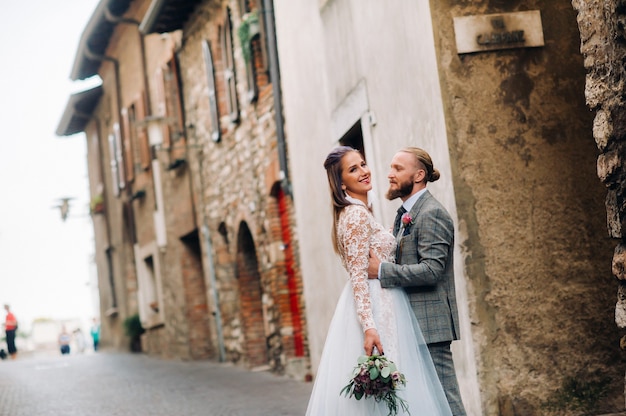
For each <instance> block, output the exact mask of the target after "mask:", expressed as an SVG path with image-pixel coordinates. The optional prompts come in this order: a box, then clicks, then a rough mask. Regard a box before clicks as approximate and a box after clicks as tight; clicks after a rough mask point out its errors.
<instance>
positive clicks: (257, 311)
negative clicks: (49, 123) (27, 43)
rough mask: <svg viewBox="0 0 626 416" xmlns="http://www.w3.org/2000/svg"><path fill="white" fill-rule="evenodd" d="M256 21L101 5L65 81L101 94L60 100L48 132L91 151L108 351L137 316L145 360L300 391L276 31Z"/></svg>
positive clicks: (182, 9)
mask: <svg viewBox="0 0 626 416" xmlns="http://www.w3.org/2000/svg"><path fill="white" fill-rule="evenodd" d="M174 3H175V4H174ZM267 9H268V10H271V7H268V8H267ZM259 10H260V3H259V4H257V3H255V2H241V3H238V2H235V1H232V2H226V1H185V2H180V1H179V2H168V1H156V0H155V1H148V0H144V1H141V0H136V1H130V0H128V1H119V0H102V1H101V2H100V3H99V5H98V6H97V8H96V10H95V12H94V14H93V16H92V18H91V20H90V21H89V22H88V24H87V26H86V28H85V31H84V33H83V36H82V38H81V42H80V46H79V49H78V51H77V56H76V61H75V63H74V68H73V71H72V74H71V78H72V79H74V80H78V79H85V78H89V77H92V76H95V75H98V76H99V77H100V78H101V79H102V85H100V86H98V87H95V88H93V89H91V90H88V91H85V92H82V93H78V94H75V95H74V96H72V97H70V100H69V102H68V106H67V108H66V111H65V113H64V115H63V117H62V120H61V122H60V124H59V127H58V131H57V133H58V134H59V135H71V134H74V133H77V132H81V131H84V132H85V133H86V136H87V141H88V162H89V163H88V164H89V180H90V190H91V192H92V195H93V201H94V203H93V209H92V213H93V219H94V229H95V236H96V263H97V267H98V276H99V288H100V298H101V314H102V342H103V345H104V346H106V345H109V346H113V347H116V348H120V347H123V345H124V343H125V342H127V341H128V340H127V339H126V338H125V336H124V332H123V322H124V321H125V320H126V319H127V318H128V317H131V316H132V315H134V314H138V315H139V317H140V320H141V323H142V326H143V328H144V329H145V333H144V334H143V335H142V337H141V339H142V348H143V350H144V351H146V352H147V353H149V354H154V355H158V356H163V357H176V358H182V359H203V358H212V359H216V360H220V361H231V362H234V363H239V364H241V365H245V366H247V367H263V366H267V367H268V368H270V369H271V370H273V371H276V372H278V373H287V374H290V375H292V376H294V377H297V378H299V379H305V378H306V377H307V374H308V371H309V367H310V366H309V364H308V350H307V341H306V321H305V315H304V300H303V299H302V283H301V276H300V271H299V264H298V244H297V239H296V238H295V237H294V235H295V227H294V225H293V214H292V212H293V208H292V202H291V194H290V189H289V180H288V175H287V168H286V162H287V159H286V148H285V141H284V133H283V128H282V119H281V117H282V114H281V111H280V105H279V104H278V103H279V100H275V99H274V98H275V97H276V96H277V88H276V87H277V85H276V83H273V82H272V79H279V78H278V76H277V75H276V74H277V73H278V72H277V71H278V68H277V62H276V59H275V53H274V54H273V55H272V53H273V52H272V51H275V47H274V46H273V44H272V39H273V38H272V37H271V36H272V30H273V29H272V27H273V21H272V20H271V18H272V17H271V15H266V14H263V13H259ZM242 16H243V17H245V18H246V19H248V20H249V21H248V22H247V23H248V25H249V31H248V34H249V36H248V39H247V41H246V42H247V43H246V44H244V47H245V48H242V47H241V46H240V44H239V43H235V40H236V39H238V38H237V37H236V35H235V34H234V27H235V26H234V24H235V23H236V24H237V26H242V24H241V23H239V22H240V21H241V19H242ZM242 49H246V52H249V53H246V57H245V59H244V56H243V54H242ZM279 114H280V117H279V116H278V115H279Z"/></svg>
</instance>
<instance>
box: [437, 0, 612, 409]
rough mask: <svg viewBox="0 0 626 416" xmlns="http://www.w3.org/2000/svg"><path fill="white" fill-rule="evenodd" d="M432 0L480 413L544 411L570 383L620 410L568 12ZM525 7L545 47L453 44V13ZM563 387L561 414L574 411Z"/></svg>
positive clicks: (589, 148)
mask: <svg viewBox="0 0 626 416" xmlns="http://www.w3.org/2000/svg"><path fill="white" fill-rule="evenodd" d="M430 3H431V8H432V14H433V26H434V33H435V43H436V47H437V50H438V57H439V66H440V78H441V85H442V95H443V97H444V106H445V111H446V124H447V130H448V141H449V145H450V152H451V160H452V170H453V175H454V188H455V193H456V203H457V207H458V215H459V221H460V225H459V227H460V228H461V229H462V230H464V233H466V235H467V240H466V241H465V242H464V244H463V248H464V254H465V267H466V275H467V276H468V288H469V297H470V310H471V315H472V323H473V335H474V341H475V344H476V345H480V346H481V347H480V351H479V353H478V357H477V360H478V373H479V381H480V388H481V395H482V402H483V408H484V412H485V414H488V415H539V414H541V415H545V414H550V411H551V410H550V408H549V407H547V403H548V402H549V401H552V402H555V400H556V399H557V395H558V394H559V393H562V392H564V389H563V387H564V385H565V383H567V381H568V380H570V379H576V380H578V381H579V382H580V383H581V385H583V386H584V385H585V383H595V382H598V385H603V386H606V387H607V388H608V389H609V390H610V392H609V393H608V396H607V397H606V398H604V399H602V400H600V403H599V404H598V409H602V410H603V411H608V410H614V409H619V408H621V406H622V403H623V394H622V389H623V381H622V377H623V369H621V368H619V367H618V366H616V365H615V364H616V363H618V362H619V361H620V358H621V357H620V351H619V347H618V339H619V335H618V331H617V328H616V327H615V325H614V324H613V305H614V298H615V281H614V278H613V277H612V276H611V270H610V264H611V263H610V261H611V253H612V250H613V248H612V247H613V245H614V244H613V243H612V242H611V241H610V239H609V238H608V236H607V233H606V224H605V217H606V215H605V212H604V211H605V209H604V196H605V193H606V191H605V189H604V187H603V186H602V184H601V183H600V182H599V181H598V180H597V177H596V157H597V153H598V152H597V149H596V148H595V146H594V143H593V137H592V135H591V131H592V117H593V115H592V114H591V113H590V112H589V111H588V109H587V108H586V107H585V103H584V95H583V92H584V69H583V59H582V57H581V55H580V53H579V51H578V48H579V43H580V40H579V34H578V30H577V25H576V14H575V12H574V11H573V9H572V7H571V4H570V2H568V1H565V0H557V1H485V2H468V1H450V0H448V1H441V0H437V1H431V2H430ZM526 10H540V11H541V16H542V23H543V32H544V37H545V46H544V47H540V48H532V49H530V48H529V49H512V50H508V51H495V52H487V53H476V54H468V55H462V56H459V55H458V54H457V53H456V47H455V40H454V39H455V36H454V35H455V34H454V29H453V17H455V16H467V15H483V14H491V13H504V12H515V11H526ZM605 378H606V379H607V380H608V384H602V383H603V382H604V381H605ZM592 385H594V384H592ZM584 389H585V388H584V387H583V388H582V390H584ZM587 393H588V391H587ZM564 397H565V399H564V400H563V401H561V402H558V401H556V402H555V403H556V409H558V411H556V413H558V414H568V413H567V412H575V410H573V407H572V406H574V405H575V404H576V403H575V399H574V398H573V397H567V395H565V396H564ZM572 414H575V413H572Z"/></svg>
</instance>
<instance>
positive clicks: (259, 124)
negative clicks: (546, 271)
mask: <svg viewBox="0 0 626 416" xmlns="http://www.w3.org/2000/svg"><path fill="white" fill-rule="evenodd" d="M250 3H251V4H252V3H256V2H250ZM227 8H228V9H229V10H230V18H231V25H232V27H233V42H234V50H235V51H234V58H235V71H234V72H235V74H234V76H235V78H236V89H237V100H238V105H239V118H238V119H237V120H235V119H233V118H232V117H230V115H229V113H230V111H229V110H230V109H229V105H228V103H227V98H226V97H227V93H228V91H227V89H226V88H225V85H226V83H225V78H224V76H225V75H224V74H225V72H226V71H225V61H224V57H225V51H224V50H223V48H222V43H221V39H222V36H223V35H222V34H221V33H220V30H221V28H223V27H224V25H226V24H227V22H226V20H225V19H227V16H228V14H227ZM241 15H242V13H241V11H240V7H239V2H237V1H206V2H204V3H202V4H201V5H200V6H199V7H198V8H197V9H196V10H195V11H194V13H193V14H192V15H191V16H190V18H189V20H188V22H187V23H186V24H185V27H184V28H183V42H182V45H183V46H182V48H181V49H180V50H179V51H178V56H179V60H180V64H181V76H182V80H183V82H182V84H183V89H184V91H185V92H184V107H185V112H186V119H187V131H188V138H189V145H190V149H191V150H190V161H191V163H190V168H191V169H192V171H193V172H194V177H195V178H196V180H195V187H196V188H197V189H199V190H200V192H201V194H200V195H199V197H198V198H199V199H198V205H199V207H200V208H199V212H198V216H199V221H200V223H204V224H206V226H207V229H208V235H209V239H210V244H211V246H210V247H207V246H206V244H203V246H204V248H208V249H210V250H213V253H214V254H213V257H214V267H215V275H216V283H215V287H211V286H210V284H209V285H208V289H209V290H215V291H217V295H218V296H217V298H218V303H217V304H213V305H212V306H211V307H212V308H213V309H214V310H219V312H220V317H221V324H222V329H223V344H224V349H225V354H226V357H225V358H226V360H228V361H231V362H234V363H239V364H241V365H244V366H247V367H257V366H269V367H270V368H272V369H273V370H274V371H276V372H279V373H287V374H290V375H291V376H294V377H296V378H299V379H304V378H305V377H306V373H308V372H309V368H308V366H309V364H308V353H307V352H306V351H305V352H304V353H302V352H298V351H297V350H296V348H295V346H294V339H296V338H303V339H304V340H306V334H303V333H302V332H301V331H300V332H298V331H297V330H296V328H297V325H295V324H294V322H296V321H298V320H299V319H304V302H303V300H302V283H301V278H300V272H299V265H298V260H297V256H292V260H293V261H292V262H291V263H290V265H289V266H290V267H293V269H294V270H295V286H292V287H290V286H289V284H288V281H287V273H286V267H285V262H286V259H287V258H288V256H287V253H288V252H289V250H292V251H293V252H295V253H296V255H297V240H293V241H291V245H290V247H286V246H285V244H284V243H285V242H284V241H283V236H282V235H281V233H280V232H276V230H275V228H276V223H277V221H279V224H280V218H281V217H280V213H279V210H278V209H277V204H278V199H279V198H278V197H279V192H277V186H278V184H279V183H280V182H281V180H282V178H281V175H280V168H279V164H278V159H279V156H278V143H277V132H276V125H275V113H274V112H275V111H276V105H275V103H274V97H273V92H272V84H271V82H270V80H269V74H268V71H267V64H266V63H265V62H264V61H263V54H262V50H261V44H260V40H259V38H258V37H257V38H256V39H254V40H253V41H252V49H253V51H254V53H253V58H252V65H253V67H254V68H255V79H256V83H257V86H258V95H257V97H256V98H255V99H253V100H251V99H250V96H249V94H248V92H249V82H248V79H247V74H248V72H247V71H248V70H249V69H247V68H246V61H245V60H244V58H243V55H242V51H241V46H240V43H239V38H238V36H237V30H236V28H237V27H238V26H239V24H240V21H241ZM204 41H208V42H209V44H210V47H211V51H212V57H213V65H214V76H215V85H216V97H217V107H218V111H219V126H218V128H219V130H220V132H221V140H219V141H214V140H213V139H212V137H211V133H212V131H213V129H214V128H215V126H213V125H212V121H211V109H210V106H209V104H210V101H209V85H208V81H207V67H206V64H205V58H204V56H203V50H202V43H203V42H204ZM286 201H287V212H286V217H287V218H288V220H287V223H286V224H285V227H286V229H287V230H289V232H290V233H292V234H293V233H294V230H295V226H294V220H293V207H292V201H291V198H290V197H289V196H288V197H287V198H286ZM290 294H291V295H292V296H294V297H295V298H296V299H297V300H296V303H297V305H296V307H295V309H290V308H285V307H284V297H285V296H289V295H290ZM301 326H302V327H304V326H303V325H301ZM296 334H297V335H296ZM213 336H214V337H217V334H213ZM219 342H220V340H219V339H217V338H214V343H215V345H217V344H218V343H219Z"/></svg>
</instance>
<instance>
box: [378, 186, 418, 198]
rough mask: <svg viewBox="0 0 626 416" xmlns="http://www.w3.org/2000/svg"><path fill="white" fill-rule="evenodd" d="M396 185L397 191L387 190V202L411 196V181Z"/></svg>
mask: <svg viewBox="0 0 626 416" xmlns="http://www.w3.org/2000/svg"><path fill="white" fill-rule="evenodd" d="M398 185H399V186H398V189H391V188H389V190H388V191H387V195H385V196H386V197H387V199H388V200H390V201H393V200H394V199H396V198H404V197H405V196H409V195H411V192H413V186H414V185H415V183H414V182H413V181H406V182H403V183H400V184H398Z"/></svg>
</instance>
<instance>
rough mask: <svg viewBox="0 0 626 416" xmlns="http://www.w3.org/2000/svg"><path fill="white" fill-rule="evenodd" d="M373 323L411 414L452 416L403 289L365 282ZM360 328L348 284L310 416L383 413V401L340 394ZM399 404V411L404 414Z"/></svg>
mask: <svg viewBox="0 0 626 416" xmlns="http://www.w3.org/2000/svg"><path fill="white" fill-rule="evenodd" d="M369 285H370V299H371V305H372V312H373V315H374V321H375V322H376V327H377V330H378V332H379V335H380V337H381V342H382V345H383V349H384V352H385V356H386V357H387V358H388V359H390V360H392V361H393V362H395V363H396V365H397V367H398V370H399V371H400V372H402V373H404V375H405V376H406V380H407V382H406V386H405V387H401V388H400V390H398V396H399V397H401V398H403V399H404V400H406V401H407V403H408V410H409V412H410V415H411V416H437V415H451V414H452V413H451V411H450V406H449V405H448V402H447V400H446V396H445V393H444V391H443V388H442V387H441V383H440V382H439V379H438V377H437V373H436V371H435V367H434V365H433V362H432V359H431V358H430V353H429V352H428V347H427V346H426V343H425V342H424V337H423V335H422V332H421V331H420V329H419V324H418V323H417V319H416V318H415V315H414V314H413V311H412V310H411V308H410V305H409V300H408V297H407V295H406V293H405V292H404V290H403V289H401V288H393V289H382V288H381V287H380V282H379V281H378V280H376V279H373V280H369ZM363 342H364V338H363V331H362V329H361V325H360V324H359V321H358V318H357V315H356V309H355V305H354V298H353V295H352V286H351V285H350V282H348V283H347V284H346V287H345V288H344V289H343V291H342V293H341V296H340V298H339V301H338V303H337V307H336V309H335V314H334V315H333V318H332V320H331V323H330V327H329V329H328V334H327V336H326V344H325V345H324V350H323V352H322V357H321V360H320V364H319V367H318V370H317V374H316V377H315V384H314V385H313V390H312V393H311V398H310V399H309V405H308V408H307V412H306V414H307V415H310V416H333V415H341V416H353V415H359V416H360V415H366V416H379V415H380V416H386V415H388V414H389V409H388V408H387V405H386V404H385V403H384V402H382V401H381V402H376V401H375V400H374V399H373V398H371V397H370V398H367V399H365V398H362V399H361V400H356V399H355V398H354V397H351V398H350V397H346V396H344V395H340V392H341V389H342V388H343V387H344V386H345V385H346V384H348V382H349V381H350V379H351V378H352V372H353V370H354V367H355V366H356V364H357V358H358V357H359V356H361V355H364V350H363ZM408 414H409V413H406V412H404V411H403V410H402V408H401V407H398V415H408Z"/></svg>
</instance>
